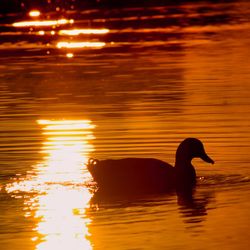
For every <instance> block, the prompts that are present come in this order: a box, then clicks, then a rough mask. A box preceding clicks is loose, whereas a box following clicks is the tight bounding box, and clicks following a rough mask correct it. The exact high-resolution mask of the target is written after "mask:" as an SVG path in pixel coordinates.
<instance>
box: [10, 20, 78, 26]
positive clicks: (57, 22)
mask: <svg viewBox="0 0 250 250" xmlns="http://www.w3.org/2000/svg"><path fill="white" fill-rule="evenodd" d="M72 23H74V20H73V19H70V20H68V19H59V20H40V21H39V20H37V21H22V22H15V23H13V24H12V25H13V26H14V27H44V26H57V25H65V24H72Z"/></svg>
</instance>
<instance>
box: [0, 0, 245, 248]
mask: <svg viewBox="0 0 250 250" xmlns="http://www.w3.org/2000/svg"><path fill="white" fill-rule="evenodd" d="M46 11H47V12H42V14H41V17H28V15H27V13H23V14H21V15H20V14H11V15H7V16H6V15H4V14H3V15H2V16H1V17H0V18H1V26H0V30H1V36H0V54H1V57H0V119H1V123H0V137H1V144H0V159H1V165H0V167H1V171H0V200H1V202H0V246H1V249H13V250H16V249H25V250H26V249H27V250H28V249H32V250H33V249H39V250H40V249H42V250H48V249H74V250H77V249H167V248H168V249H184V248H185V249H192V250H193V249H195V250H196V249H197V250H198V249H212V248H216V249H219V248H221V249H248V245H249V243H250V242H249V236H250V235H249V232H250V230H249V229H250V228H249V219H250V218H249V209H250V203H249V197H250V196H249V195H250V189H249V176H250V170H249V162H250V156H249V151H250V146H249V141H250V98H249V97H250V85H249V80H250V71H249V63H248V61H249V60H248V59H249V56H250V51H249V45H250V35H249V32H248V31H249V27H250V19H249V16H250V15H249V14H250V4H249V3H248V2H247V1H245V2H244V1H230V2H229V3H227V2H219V3H212V2H208V3H204V2H203V3H200V2H194V3H193V2H189V3H186V4H179V5H177V4H176V5H175V4H172V5H169V6H167V5H157V1H156V3H155V4H152V3H151V4H150V5H148V6H147V7H138V6H130V5H128V6H124V7H122V8H119V9H117V8H116V9H112V8H106V9H105V8H104V9H103V8H97V9H96V8H95V9H83V8H81V9H74V10H72V11H64V12H58V11H57V12H55V11H51V10H46ZM62 19H63V20H64V21H60V22H58V20H62ZM31 20H33V21H34V20H47V21H48V20H50V21H51V20H52V21H56V22H57V23H56V24H53V25H52V26H51V25H48V26H44V27H41V25H42V24H41V23H39V24H37V25H38V26H34V25H35V24H34V23H33V24H30V23H26V24H25V25H26V26H25V27H20V26H18V25H16V27H13V23H18V22H21V21H31ZM60 23H61V24H60ZM19 25H20V23H19ZM21 26H24V24H21ZM75 29H78V30H77V31H76V30H75ZM83 29H87V30H83ZM90 29H91V30H90ZM65 30H66V32H65ZM69 30H74V32H75V34H72V33H70V34H68V33H69ZM67 32H68V33H67ZM71 32H72V31H71ZM86 33H89V34H86ZM93 33H95V34H93ZM62 42H63V43H62ZM72 47H75V48H72ZM190 136H191V137H197V138H200V139H201V140H202V141H203V142H204V144H205V148H206V151H207V152H208V154H209V155H210V156H211V157H212V158H213V159H214V160H215V162H216V163H215V165H213V166H209V165H207V164H205V163H203V162H202V161H201V160H194V161H193V163H194V165H195V166H196V170H197V175H198V185H197V187H196V191H195V193H194V194H193V195H192V196H188V197H180V196H179V197H178V196H177V195H176V194H175V193H170V194H165V195H153V196H152V195H150V196H143V197H134V198H133V199H128V198H124V197H116V199H112V198H107V197H106V198H103V199H100V198H98V199H96V198H95V197H93V193H92V192H93V188H95V185H94V184H93V182H92V180H91V177H90V175H89V173H88V171H87V170H86V167H85V166H84V162H86V161H87V159H88V158H89V157H96V158H99V159H105V158H122V157H127V156H133V157H155V158H159V159H162V160H165V161H167V162H169V163H171V164H174V157H175V150H176V148H177V146H178V144H179V142H180V141H182V140H183V139H184V138H186V137H190Z"/></svg>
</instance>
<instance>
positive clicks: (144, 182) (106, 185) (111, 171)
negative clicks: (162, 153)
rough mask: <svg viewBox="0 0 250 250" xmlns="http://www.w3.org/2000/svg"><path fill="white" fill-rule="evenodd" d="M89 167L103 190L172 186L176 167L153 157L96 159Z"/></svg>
mask: <svg viewBox="0 0 250 250" xmlns="http://www.w3.org/2000/svg"><path fill="white" fill-rule="evenodd" d="M88 169H89V171H90V173H91V175H92V176H93V178H94V180H95V181H96V182H97V184H98V187H99V189H100V190H101V191H103V192H106V193H141V192H147V193H148V192H164V191H166V190H168V189H171V188H172V187H173V184H174V179H175V169H174V168H173V167H172V166H171V165H170V164H168V163H166V162H164V161H161V160H158V159H154V158H123V159H116V160H113V159H107V160H101V161H96V160H95V162H94V164H89V166H88Z"/></svg>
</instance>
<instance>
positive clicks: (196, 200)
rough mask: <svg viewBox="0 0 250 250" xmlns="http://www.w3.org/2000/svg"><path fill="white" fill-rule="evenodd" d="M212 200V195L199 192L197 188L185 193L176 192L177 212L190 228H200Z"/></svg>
mask: <svg viewBox="0 0 250 250" xmlns="http://www.w3.org/2000/svg"><path fill="white" fill-rule="evenodd" d="M212 199H213V193H212V192H208V191H206V192H205V191H203V192H201V191H200V190H199V191H198V190H197V188H192V189H189V190H185V191H183V190H182V191H177V203H178V205H179V212H180V215H181V217H182V218H184V222H185V223H187V224H188V225H189V227H192V228H200V224H201V222H203V221H204V220H205V218H206V216H207V215H208V210H207V206H208V204H209V202H210V201H211V200H212Z"/></svg>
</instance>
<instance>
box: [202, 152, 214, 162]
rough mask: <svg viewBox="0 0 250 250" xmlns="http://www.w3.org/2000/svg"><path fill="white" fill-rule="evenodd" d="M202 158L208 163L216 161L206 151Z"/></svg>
mask: <svg viewBox="0 0 250 250" xmlns="http://www.w3.org/2000/svg"><path fill="white" fill-rule="evenodd" d="M201 159H202V160H203V161H205V162H207V163H211V164H214V161H213V160H212V159H211V158H210V157H209V156H208V155H207V154H206V153H205V152H204V154H203V155H202V156H201Z"/></svg>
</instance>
